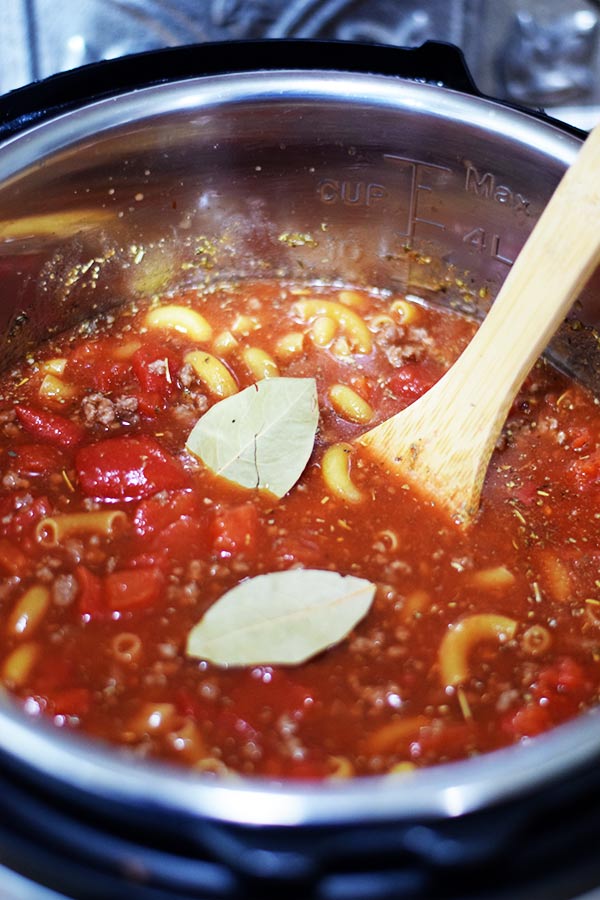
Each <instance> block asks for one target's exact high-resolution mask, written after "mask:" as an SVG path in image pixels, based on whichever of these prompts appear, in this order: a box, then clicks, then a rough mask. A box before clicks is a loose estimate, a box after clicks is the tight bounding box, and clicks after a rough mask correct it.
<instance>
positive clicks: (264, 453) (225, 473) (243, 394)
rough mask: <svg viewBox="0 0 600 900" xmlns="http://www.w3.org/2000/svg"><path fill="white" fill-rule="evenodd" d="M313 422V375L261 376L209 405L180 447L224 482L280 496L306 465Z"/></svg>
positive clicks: (315, 406)
mask: <svg viewBox="0 0 600 900" xmlns="http://www.w3.org/2000/svg"><path fill="white" fill-rule="evenodd" d="M318 421H319V405H318V399H317V385H316V381H315V379H314V378H267V379H264V380H263V381H258V382H257V383H256V384H253V385H251V386H250V387H247V388H245V390H243V391H240V392H239V393H238V394H233V395H232V396H231V397H227V398H226V399H225V400H221V401H220V402H219V403H215V405H214V406H211V408H210V409H209V410H208V412H206V413H205V414H204V415H203V416H202V418H201V419H199V420H198V422H197V423H196V424H195V426H194V427H193V429H192V431H191V432H190V435H189V437H188V439H187V443H186V447H187V449H188V450H189V451H190V453H193V454H194V456H197V457H198V458H199V459H201V460H202V462H203V463H204V464H205V465H206V466H208V468H209V469H211V470H212V471H213V472H215V473H216V474H217V475H221V476H222V477H223V478H226V479H227V480H228V481H233V482H235V483H236V484H239V485H241V486H242V487H247V488H258V489H261V490H265V491H270V492H271V493H272V494H275V496H276V497H283V495H284V494H287V492H288V491H289V490H290V488H291V487H293V485H294V484H295V483H296V481H297V480H298V478H299V477H300V475H301V474H302V472H303V471H304V469H305V467H306V463H307V462H308V460H309V457H310V454H311V453H312V449H313V446H314V442H315V434H316V431H317V425H318Z"/></svg>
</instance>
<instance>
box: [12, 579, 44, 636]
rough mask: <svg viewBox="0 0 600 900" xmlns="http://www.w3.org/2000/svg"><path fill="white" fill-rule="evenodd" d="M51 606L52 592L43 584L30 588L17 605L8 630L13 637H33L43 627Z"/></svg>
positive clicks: (13, 610) (14, 607)
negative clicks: (42, 624)
mask: <svg viewBox="0 0 600 900" xmlns="http://www.w3.org/2000/svg"><path fill="white" fill-rule="evenodd" d="M49 606H50V591H49V590H48V588H47V587H45V586H44V585H42V584H36V585H34V586H33V587H30V588H29V590H28V591H26V592H25V593H24V594H23V596H22V597H20V599H19V600H17V602H16V603H15V605H14V606H13V608H12V611H11V614H10V616H9V617H8V621H7V623H6V628H7V632H8V634H10V635H12V636H13V637H18V638H21V637H31V636H32V634H33V633H34V632H35V631H37V629H38V627H39V626H40V625H41V623H42V621H43V619H44V616H45V615H46V613H47V611H48V607H49Z"/></svg>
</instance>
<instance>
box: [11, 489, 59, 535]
mask: <svg viewBox="0 0 600 900" xmlns="http://www.w3.org/2000/svg"><path fill="white" fill-rule="evenodd" d="M51 512H52V505H51V503H50V501H49V500H48V498H47V497H36V498H35V499H32V497H31V495H30V494H22V493H17V494H10V495H9V496H7V497H2V499H1V500H0V534H3V535H4V536H5V537H9V538H21V537H22V536H23V535H25V534H28V533H30V532H31V531H32V529H33V528H34V527H35V525H36V524H37V523H38V522H39V520H40V519H43V518H44V517H45V516H49V515H50V513H51Z"/></svg>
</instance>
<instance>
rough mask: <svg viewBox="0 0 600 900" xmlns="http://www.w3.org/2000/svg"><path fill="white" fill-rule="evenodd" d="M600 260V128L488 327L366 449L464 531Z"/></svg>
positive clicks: (528, 246) (543, 219)
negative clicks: (530, 389) (534, 380)
mask: <svg viewBox="0 0 600 900" xmlns="http://www.w3.org/2000/svg"><path fill="white" fill-rule="evenodd" d="M599 260H600V126H597V127H596V128H595V129H594V131H593V132H592V133H591V134H590V136H589V137H588V138H587V140H586V141H585V143H584V144H583V146H582V149H581V151H580V153H579V154H578V156H577V158H576V160H575V162H574V163H573V165H572V166H571V167H570V168H569V169H568V170H567V172H566V173H565V175H564V177H563V179H562V181H561V182H560V184H559V186H558V188H557V189H556V191H555V193H554V194H553V196H552V198H551V199H550V202H549V203H548V205H547V206H546V208H545V209H544V211H543V213H542V215H541V216H540V219H539V221H538V223H537V225H536V226H535V228H534V230H533V231H532V233H531V235H530V236H529V238H528V240H527V241H526V243H525V245H524V247H523V249H522V250H521V252H520V254H519V256H518V258H517V260H516V262H515V263H514V265H513V267H512V268H511V270H510V272H509V274H508V276H507V278H506V280H505V282H504V284H503V286H502V289H501V291H500V293H499V294H498V297H497V299H496V301H495V302H494V304H493V306H492V308H491V310H490V312H489V313H488V315H487V316H486V318H485V320H484V321H483V323H482V325H481V327H480V328H479V330H478V331H477V333H476V334H475V336H474V337H473V339H472V341H471V342H470V343H469V345H468V346H467V348H466V349H465V350H464V352H463V353H462V355H461V356H460V357H459V359H458V360H457V362H456V363H455V364H454V365H453V366H452V368H451V369H450V370H449V371H448V372H447V373H446V374H445V375H444V377H443V378H442V379H441V380H440V381H439V382H438V383H437V384H436V385H434V386H433V388H431V390H430V391H428V392H427V394H425V395H423V396H422V397H421V398H419V400H417V401H416V402H415V403H414V404H412V405H411V406H409V407H408V408H407V409H405V410H402V411H401V412H400V413H398V414H397V415H395V416H393V417H392V418H391V419H388V420H387V421H386V422H382V423H381V424H380V425H378V426H376V427H375V428H373V429H372V430H371V431H369V432H367V433H366V434H365V435H363V436H362V437H361V438H359V442H360V443H361V444H363V445H364V446H365V447H368V448H369V450H370V452H371V453H372V454H373V455H374V456H375V457H376V458H377V459H378V460H379V461H380V462H381V463H383V464H385V465H386V467H389V468H390V469H391V470H393V471H395V472H396V473H397V474H400V475H402V476H403V477H405V479H406V480H407V481H409V482H414V483H415V484H416V485H417V486H418V487H420V489H421V491H422V492H423V493H425V494H426V495H429V496H430V497H431V498H432V499H433V500H435V501H436V502H438V503H439V504H440V505H441V506H442V507H443V508H445V509H446V511H447V512H448V513H450V515H451V516H452V517H453V518H454V519H455V520H456V521H457V522H459V523H460V524H466V523H468V522H469V521H470V520H471V519H472V518H473V516H474V515H475V514H476V512H477V509H478V507H479V498H480V494H481V487H482V484H483V479H484V476H485V472H486V469H487V467H488V463H489V460H490V457H491V455H492V452H493V450H494V446H495V444H496V441H497V439H498V436H499V434H500V432H501V430H502V426H503V424H504V421H505V419H506V415H507V413H508V410H509V408H510V405H511V403H512V402H513V400H514V398H515V396H516V394H517V392H518V390H519V388H520V386H521V384H522V383H523V381H524V379H525V377H526V376H527V373H528V372H529V371H530V369H531V367H532V366H533V364H534V363H535V361H536V360H537V358H538V357H539V355H540V353H541V352H542V350H544V348H545V347H546V345H547V344H548V342H549V340H550V338H551V337H552V335H553V334H554V332H555V331H556V329H557V328H558V326H559V325H560V323H561V322H562V320H563V319H564V317H565V315H566V313H567V312H568V310H569V308H570V306H571V305H572V303H573V301H574V299H575V297H576V296H577V294H578V293H579V291H580V290H581V289H582V288H583V286H584V284H585V283H586V281H587V280H588V278H589V277H590V275H591V273H592V272H593V270H594V268H595V267H596V265H597V263H598V261H599Z"/></svg>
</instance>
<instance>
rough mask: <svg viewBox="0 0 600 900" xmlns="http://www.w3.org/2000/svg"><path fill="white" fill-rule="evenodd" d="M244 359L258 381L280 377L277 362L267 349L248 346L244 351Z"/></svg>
mask: <svg viewBox="0 0 600 900" xmlns="http://www.w3.org/2000/svg"><path fill="white" fill-rule="evenodd" d="M242 359H243V360H244V362H245V363H246V365H247V367H248V368H249V369H250V371H251V372H252V374H253V375H254V377H255V378H256V380H257V381H262V380H263V379H264V378H278V377H279V368H278V367H277V363H276V362H275V360H274V359H273V357H272V356H271V355H270V354H269V353H267V352H266V350H261V348H260V347H246V348H245V349H244V350H243V351H242Z"/></svg>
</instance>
